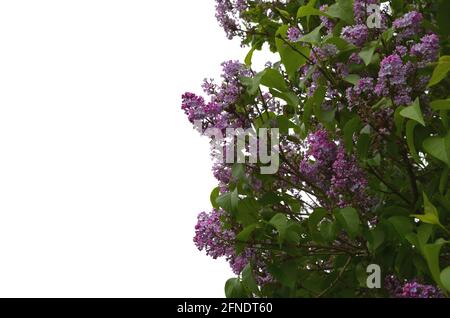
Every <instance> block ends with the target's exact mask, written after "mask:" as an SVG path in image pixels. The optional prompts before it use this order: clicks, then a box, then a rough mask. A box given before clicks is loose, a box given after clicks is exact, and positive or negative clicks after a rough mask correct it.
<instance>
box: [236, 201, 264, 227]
mask: <svg viewBox="0 0 450 318" xmlns="http://www.w3.org/2000/svg"><path fill="white" fill-rule="evenodd" d="M259 209H260V206H259V204H258V202H257V201H256V200H255V199H254V198H250V197H247V198H244V199H242V200H240V201H239V204H238V206H237V214H236V220H237V221H238V222H239V223H241V224H243V225H248V224H253V223H256V222H257V220H258V211H259Z"/></svg>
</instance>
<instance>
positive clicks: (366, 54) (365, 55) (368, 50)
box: [359, 41, 378, 66]
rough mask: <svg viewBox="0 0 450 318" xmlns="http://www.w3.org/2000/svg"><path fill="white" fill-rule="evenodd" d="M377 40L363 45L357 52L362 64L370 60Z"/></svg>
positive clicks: (368, 62) (367, 63)
mask: <svg viewBox="0 0 450 318" xmlns="http://www.w3.org/2000/svg"><path fill="white" fill-rule="evenodd" d="M377 46H378V41H372V42H370V43H369V44H368V45H367V46H365V47H364V48H363V49H362V50H361V52H359V56H360V57H361V58H362V60H363V61H364V64H366V66H367V65H369V64H370V63H371V62H372V58H373V54H374V53H375V50H376V49H377Z"/></svg>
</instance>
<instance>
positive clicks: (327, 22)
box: [320, 4, 336, 34]
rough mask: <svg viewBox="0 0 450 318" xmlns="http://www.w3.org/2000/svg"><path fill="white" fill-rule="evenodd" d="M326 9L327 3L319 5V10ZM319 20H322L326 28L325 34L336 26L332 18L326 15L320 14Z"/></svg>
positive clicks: (324, 10)
mask: <svg viewBox="0 0 450 318" xmlns="http://www.w3.org/2000/svg"><path fill="white" fill-rule="evenodd" d="M327 10H328V5H326V4H324V5H322V6H321V7H320V11H322V12H326V11H327ZM320 21H321V22H322V25H323V26H324V27H325V29H326V30H327V34H330V33H331V32H333V29H334V27H335V26H336V22H334V21H333V20H332V19H330V18H328V17H326V16H322V15H321V16H320Z"/></svg>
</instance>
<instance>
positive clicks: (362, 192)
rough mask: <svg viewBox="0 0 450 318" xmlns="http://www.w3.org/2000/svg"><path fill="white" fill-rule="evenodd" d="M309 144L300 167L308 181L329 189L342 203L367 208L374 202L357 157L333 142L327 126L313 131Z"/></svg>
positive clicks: (328, 191)
mask: <svg viewBox="0 0 450 318" xmlns="http://www.w3.org/2000/svg"><path fill="white" fill-rule="evenodd" d="M306 147H307V149H308V150H307V152H306V154H305V156H304V158H303V160H302V161H301V162H300V167H299V170H300V172H301V173H302V174H303V175H304V176H305V177H306V179H308V181H310V182H314V184H316V185H317V186H318V187H320V188H321V189H323V190H324V191H326V192H327V194H328V195H329V197H330V198H331V199H332V200H333V201H334V202H335V203H336V204H337V205H338V206H340V207H346V206H348V205H353V206H359V207H361V208H363V209H364V210H366V209H368V208H369V207H370V206H371V205H372V203H373V202H372V199H371V198H370V197H369V196H368V194H367V190H366V189H367V179H366V178H365V175H364V173H363V171H362V170H361V168H359V166H358V164H357V162H356V159H355V158H353V157H349V156H347V154H346V153H345V149H344V147H343V146H338V145H337V144H336V143H335V142H333V141H332V140H331V139H330V138H329V136H328V133H327V131H326V130H323V129H320V130H318V131H316V132H314V133H312V134H310V135H309V136H308V139H307V143H306Z"/></svg>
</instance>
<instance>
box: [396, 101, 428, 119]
mask: <svg viewBox="0 0 450 318" xmlns="http://www.w3.org/2000/svg"><path fill="white" fill-rule="evenodd" d="M400 115H402V116H403V117H405V118H409V119H412V120H415V121H417V122H418V123H419V124H421V125H422V126H425V121H424V120H423V116H422V110H421V109H420V102H419V98H416V100H415V101H414V103H413V104H412V105H411V106H408V107H406V108H405V109H403V110H402V111H401V112H400Z"/></svg>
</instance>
